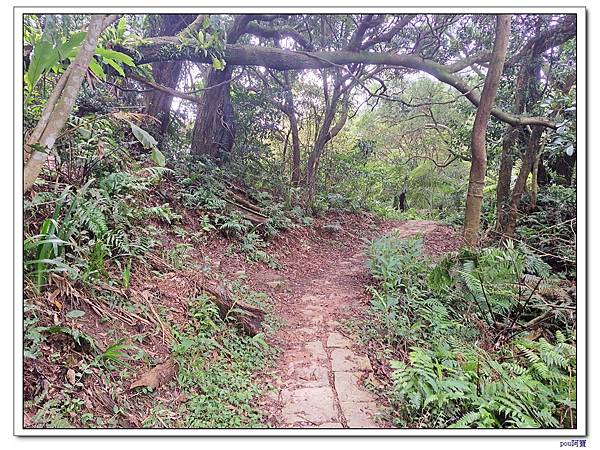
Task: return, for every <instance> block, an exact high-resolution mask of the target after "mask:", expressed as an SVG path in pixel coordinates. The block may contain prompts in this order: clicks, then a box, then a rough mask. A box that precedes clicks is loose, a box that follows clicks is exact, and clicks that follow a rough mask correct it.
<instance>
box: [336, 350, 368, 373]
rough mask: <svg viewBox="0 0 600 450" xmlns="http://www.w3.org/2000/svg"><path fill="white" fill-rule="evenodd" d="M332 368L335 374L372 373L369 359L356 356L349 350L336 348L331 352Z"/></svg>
mask: <svg viewBox="0 0 600 450" xmlns="http://www.w3.org/2000/svg"><path fill="white" fill-rule="evenodd" d="M331 368H332V369H333V371H334V372H360V371H364V372H370V371H371V370H372V368H371V363H370V362H369V358H366V357H364V356H358V355H356V354H355V353H354V352H353V351H352V350H350V349H347V348H336V349H334V350H333V351H332V352H331Z"/></svg>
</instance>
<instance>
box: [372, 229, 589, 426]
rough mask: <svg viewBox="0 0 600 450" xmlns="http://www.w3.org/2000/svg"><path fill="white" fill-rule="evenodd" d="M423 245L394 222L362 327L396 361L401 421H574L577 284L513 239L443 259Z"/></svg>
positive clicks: (375, 258)
mask: <svg viewBox="0 0 600 450" xmlns="http://www.w3.org/2000/svg"><path fill="white" fill-rule="evenodd" d="M422 246H423V244H422V240H421V239H420V238H418V237H417V238H414V239H401V238H400V237H398V236H396V235H394V234H391V235H388V236H384V237H382V238H380V239H378V240H376V241H374V242H373V244H372V246H371V248H370V269H371V272H372V275H373V277H374V279H375V281H376V285H375V286H373V287H371V288H370V289H371V293H372V307H371V313H370V317H369V322H368V323H363V325H362V328H363V330H362V332H363V336H364V338H365V339H366V340H367V341H369V342H370V343H371V345H373V346H374V347H375V348H377V354H378V358H379V359H380V360H381V361H382V362H383V364H384V365H386V366H389V367H390V368H391V369H390V370H391V372H390V380H389V382H388V384H387V385H385V386H384V387H382V388H381V393H382V394H383V395H384V396H386V397H387V399H388V401H389V403H390V406H391V407H390V409H389V413H390V415H391V417H392V419H393V420H394V422H395V423H396V424H397V425H399V426H407V427H458V428H464V427H484V428H488V427H494V428H496V427H498V428H500V427H503V428H504V427H518V428H554V427H566V428H572V427H574V426H575V425H576V421H577V414H576V409H575V408H576V406H575V400H576V396H575V392H576V389H575V387H576V360H575V353H576V352H575V343H576V333H575V328H574V326H575V317H574V314H575V311H574V310H575V307H574V299H573V297H572V295H573V291H572V288H571V285H570V284H569V283H568V282H565V281H562V280H560V279H557V278H556V277H555V276H552V273H551V270H550V266H549V265H548V264H546V263H545V262H543V261H542V260H541V259H540V258H539V257H538V256H536V255H534V254H533V253H532V252H531V251H529V250H528V249H527V247H524V246H515V245H514V244H513V243H512V242H511V241H508V242H507V243H506V244H505V245H504V246H501V247H489V248H484V249H482V250H481V251H479V252H473V251H469V250H461V251H460V252H458V253H455V254H449V255H447V256H446V257H444V258H442V259H441V260H440V261H438V262H437V263H434V262H433V261H432V260H431V259H430V258H429V257H427V256H425V255H424V254H423V251H422V250H423V249H422ZM570 289H571V290H570ZM382 336H384V337H385V339H384V340H382Z"/></svg>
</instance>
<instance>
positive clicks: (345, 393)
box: [333, 372, 373, 402]
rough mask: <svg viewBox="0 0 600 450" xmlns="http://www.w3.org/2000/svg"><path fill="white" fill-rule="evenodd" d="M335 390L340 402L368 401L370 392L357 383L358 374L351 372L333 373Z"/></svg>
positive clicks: (370, 399)
mask: <svg viewBox="0 0 600 450" xmlns="http://www.w3.org/2000/svg"><path fill="white" fill-rule="evenodd" d="M333 376H334V381H335V390H336V392H337V395H338V398H339V399H340V402H370V401H373V397H372V396H371V394H370V393H369V392H367V391H365V390H363V389H362V386H360V385H359V382H358V381H359V375H358V374H356V373H352V372H335V373H334V374H333Z"/></svg>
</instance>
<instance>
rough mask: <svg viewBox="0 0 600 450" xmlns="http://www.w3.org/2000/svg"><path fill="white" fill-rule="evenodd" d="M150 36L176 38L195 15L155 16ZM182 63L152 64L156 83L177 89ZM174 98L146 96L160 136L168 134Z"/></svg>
mask: <svg viewBox="0 0 600 450" xmlns="http://www.w3.org/2000/svg"><path fill="white" fill-rule="evenodd" d="M153 17H154V19H155V21H154V22H153V23H152V29H151V32H150V36H154V37H156V36H174V35H176V34H177V33H179V32H180V31H181V30H183V29H184V28H185V27H187V26H188V25H189V24H190V23H192V22H193V21H194V19H195V18H196V15H195V14H157V15H156V16H153ZM182 64H183V62H182V61H172V62H155V63H153V64H152V75H153V77H154V81H156V82H157V83H158V84H161V85H163V86H166V87H168V88H170V89H176V88H177V83H178V82H179V75H180V73H181V67H182ZM172 102H173V96H171V95H169V94H168V93H166V92H164V91H159V90H154V91H152V92H149V93H147V94H145V95H144V104H145V112H146V114H149V115H151V116H153V117H156V118H157V119H159V120H160V124H161V125H160V134H161V135H163V134H165V133H166V131H167V128H168V126H169V120H170V117H171V103H172Z"/></svg>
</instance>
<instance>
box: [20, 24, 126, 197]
mask: <svg viewBox="0 0 600 450" xmlns="http://www.w3.org/2000/svg"><path fill="white" fill-rule="evenodd" d="M117 17H118V16H117V15H104V14H95V15H93V16H92V18H91V20H90V23H89V25H88V30H87V34H86V37H85V40H84V41H83V44H82V45H81V49H80V50H79V52H78V53H77V56H76V57H75V59H74V60H73V62H72V63H71V64H70V65H69V67H67V69H66V70H65V72H64V73H63V74H62V76H61V77H60V79H59V81H58V83H57V84H56V86H55V87H54V90H53V91H52V94H51V95H50V98H49V99H48V102H47V103H46V106H45V107H44V110H43V111H42V117H41V118H40V120H39V121H38V123H37V125H36V127H35V128H34V130H33V132H32V133H31V135H30V136H29V139H28V140H27V143H26V145H25V147H26V149H27V150H28V151H29V152H31V156H30V157H29V159H28V160H27V163H26V164H25V168H24V172H23V190H24V192H27V191H29V190H30V189H31V188H32V187H33V183H34V182H35V180H36V179H37V177H38V175H39V174H40V172H41V171H42V168H43V167H44V164H45V163H46V161H47V160H48V153H49V152H50V151H51V150H52V148H53V147H54V143H55V142H56V139H57V138H58V135H59V133H60V131H61V130H62V128H63V127H64V126H65V123H66V122H67V119H68V118H69V114H70V113H71V110H72V109H73V105H75V100H76V99H77V94H78V93H79V89H80V88H81V83H82V82H83V78H84V77H85V74H86V72H87V70H88V66H89V64H90V61H91V59H92V57H93V56H94V53H95V52H96V45H97V43H98V38H99V37H100V34H101V33H102V31H104V29H105V28H106V27H108V26H109V25H110V24H111V23H112V22H114V21H115V20H116V19H117Z"/></svg>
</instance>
